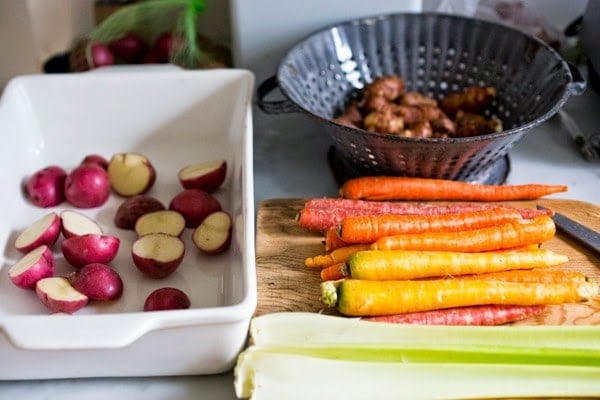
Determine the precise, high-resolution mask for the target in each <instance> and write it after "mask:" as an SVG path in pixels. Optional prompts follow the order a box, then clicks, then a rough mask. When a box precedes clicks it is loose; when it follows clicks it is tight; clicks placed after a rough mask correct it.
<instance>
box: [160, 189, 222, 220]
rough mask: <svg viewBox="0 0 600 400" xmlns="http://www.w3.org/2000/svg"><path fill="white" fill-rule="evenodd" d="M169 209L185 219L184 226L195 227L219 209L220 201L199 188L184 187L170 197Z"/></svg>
mask: <svg viewBox="0 0 600 400" xmlns="http://www.w3.org/2000/svg"><path fill="white" fill-rule="evenodd" d="M169 210H173V211H177V212H179V213H180V214H181V215H183V218H184V219H185V226H186V227H188V228H195V227H197V226H198V225H200V224H201V223H202V221H204V219H205V218H206V217H207V216H208V215H210V214H212V213H214V212H215V211H221V203H220V202H219V200H217V199H216V198H215V197H214V196H212V195H211V194H209V193H207V192H205V191H204V190H200V189H186V190H184V191H182V192H179V193H178V194H176V195H175V197H173V199H171V202H170V203H169Z"/></svg>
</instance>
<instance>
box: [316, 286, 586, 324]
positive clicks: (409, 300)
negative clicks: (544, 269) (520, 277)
mask: <svg viewBox="0 0 600 400" xmlns="http://www.w3.org/2000/svg"><path fill="white" fill-rule="evenodd" d="M597 294H598V286H597V285H596V284H594V283H592V282H583V283H521V282H518V283H515V282H502V281H482V280H466V279H435V280H416V281H411V280H406V281H405V280H403V281H369V280H360V279H343V280H340V281H327V282H322V283H321V299H322V301H323V303H324V304H325V305H327V306H329V307H336V309H337V310H338V311H339V312H340V313H341V314H344V315H346V316H353V317H366V316H379V315H394V314H402V313H408V312H419V311H428V310H437V309H443V308H453V307H465V306H475V305H484V304H514V305H544V304H564V303H575V302H580V301H585V300H589V299H590V298H591V297H592V296H594V295H597Z"/></svg>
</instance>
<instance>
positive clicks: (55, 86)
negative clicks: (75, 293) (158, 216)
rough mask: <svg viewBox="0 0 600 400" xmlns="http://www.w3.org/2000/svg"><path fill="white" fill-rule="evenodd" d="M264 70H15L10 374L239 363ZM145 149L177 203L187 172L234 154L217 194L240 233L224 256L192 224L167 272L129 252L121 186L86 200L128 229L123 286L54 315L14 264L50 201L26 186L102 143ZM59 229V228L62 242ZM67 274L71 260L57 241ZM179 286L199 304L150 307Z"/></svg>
mask: <svg viewBox="0 0 600 400" xmlns="http://www.w3.org/2000/svg"><path fill="white" fill-rule="evenodd" d="M253 85H254V76H253V74H252V73H251V72H249V71H246V70H241V69H238V70H236V69H229V70H225V69H224V70H206V71H185V70H181V69H178V68H165V69H163V68H153V67H148V68H145V67H142V68H133V69H130V68H127V67H123V68H120V67H117V68H114V67H113V68H109V69H107V70H102V69H100V70H97V71H95V72H87V73H81V74H65V75H32V76H21V77H17V78H15V79H13V80H12V81H11V82H9V84H8V85H7V87H6V88H5V90H4V92H3V95H2V98H1V100H0V140H1V144H0V188H1V190H2V196H1V197H0V198H1V202H0V205H1V206H0V244H1V246H2V251H1V253H0V360H1V361H0V380H8V379H17V380H19V379H38V378H66V377H104V376H165V375H195V374H198V375H204V374H214V373H220V372H223V371H226V370H228V369H230V368H231V367H232V366H233V364H234V363H235V358H236V356H237V354H238V352H239V351H240V350H241V349H242V348H243V346H244V344H245V340H246V336H247V328H248V324H249V321H250V318H251V316H252V314H253V313H254V310H255V307H256V298H257V296H256V276H255V253H254V237H255V236H254V202H253V171H252V163H253V158H252V113H251V102H252V101H251V100H252V91H253ZM123 151H137V152H141V153H144V154H146V155H147V156H148V157H149V158H150V160H151V161H152V162H153V164H154V165H155V167H156V169H157V171H158V178H157V181H156V184H155V185H154V187H153V188H152V190H151V191H150V192H149V194H151V195H153V196H155V197H157V198H159V199H160V200H161V201H163V202H164V203H166V204H168V202H169V200H170V198H171V197H172V196H173V195H174V194H175V193H177V192H178V191H179V190H182V188H181V186H180V185H179V183H178V182H177V179H176V174H177V170H178V169H179V168H181V167H182V166H183V165H185V164H187V163H192V162H195V161H201V160H209V159H220V158H223V159H225V160H227V162H228V172H227V178H226V181H225V183H224V185H223V186H222V187H221V188H220V189H219V190H218V191H217V192H216V193H215V196H216V197H217V198H218V199H219V200H220V201H221V204H222V205H223V208H224V209H226V210H228V211H230V212H231V213H232V216H233V217H234V221H235V224H234V240H233V243H232V246H231V247H230V248H229V250H228V251H227V252H226V253H225V254H222V255H219V256H212V257H209V256H203V255H202V254H200V252H198V251H195V250H196V249H195V248H194V247H193V244H192V243H191V240H190V235H191V230H190V229H186V232H184V234H183V238H184V239H185V241H186V245H187V247H186V255H185V258H184V261H183V263H182V265H181V266H180V267H179V269H178V270H177V271H176V272H175V273H174V274H172V275H170V276H169V277H167V278H165V279H160V280H154V279H150V278H146V277H145V276H143V275H142V274H141V273H140V272H139V271H138V270H137V269H136V268H135V266H134V265H133V263H132V260H131V255H130V250H131V243H132V242H133V240H134V239H135V234H134V233H133V231H126V230H119V229H117V228H115V226H114V224H113V218H114V213H115V211H116V208H117V207H118V205H119V204H121V202H122V201H123V200H124V199H123V198H119V197H118V196H116V195H111V198H110V199H109V201H108V203H107V204H106V205H104V206H102V207H100V208H97V209H88V210H80V211H81V212H83V213H85V214H87V215H89V216H92V217H93V218H95V219H96V220H97V221H98V222H100V224H101V225H102V227H103V228H104V230H105V232H106V233H109V234H116V235H118V236H119V237H120V238H121V246H120V249H119V253H118V255H117V258H116V259H115V260H114V261H113V262H112V263H111V265H113V267H114V268H116V269H117V270H118V271H119V273H120V274H121V276H122V278H123V281H124V286H125V289H124V294H123V297H122V298H121V299H119V300H117V301H114V302H111V303H107V304H101V303H90V304H88V305H87V306H86V307H85V308H83V309H81V310H80V311H78V312H77V313H75V314H73V315H51V314H49V312H48V310H47V309H46V308H45V307H44V306H43V305H42V304H41V302H40V301H38V299H37V297H36V295H35V293H34V292H33V291H28V290H24V289H20V288H17V287H16V286H14V285H13V284H12V283H11V282H10V280H9V278H8V276H7V271H8V269H9V268H10V266H11V265H12V264H14V263H15V262H16V260H17V259H18V258H19V257H20V255H19V253H17V251H16V250H15V249H14V247H13V242H14V239H15V238H16V235H17V234H18V233H19V232H20V231H21V230H22V229H24V228H25V227H26V226H27V225H28V224H30V223H31V222H33V221H35V220H36V219H37V218H39V217H41V216H42V215H44V214H46V213H48V212H49V211H50V210H54V211H61V210H63V209H67V208H72V207H70V206H69V205H68V204H66V203H63V204H61V205H60V206H57V207H54V208H51V209H42V208H37V207H35V206H32V205H31V204H29V203H28V202H27V200H26V198H25V197H24V195H23V192H22V189H21V187H22V183H23V181H24V180H25V179H26V178H27V176H28V175H29V174H31V173H33V172H34V171H35V170H37V169H39V168H41V167H44V166H47V165H50V164H57V165H61V166H63V167H65V168H66V169H67V170H68V169H70V168H73V167H74V166H75V165H77V164H78V163H79V162H80V161H81V159H82V158H83V157H84V156H85V155H86V154H90V153H99V154H101V155H104V156H105V157H110V156H111V155H112V154H114V153H117V152H123ZM59 240H60V239H59ZM54 250H55V255H56V257H57V271H56V274H67V273H69V272H70V271H73V269H72V267H70V266H68V265H67V263H66V262H65V260H64V259H63V258H62V255H61V254H60V247H59V244H57V245H56V247H54ZM163 286H174V287H177V288H180V289H182V290H184V291H185V292H186V293H187V294H188V295H189V297H190V300H191V304H192V305H191V308H189V309H186V310H176V311H155V312H143V311H142V309H143V303H144V300H145V298H146V296H147V295H148V294H149V293H150V292H151V291H152V290H154V289H156V288H159V287H163Z"/></svg>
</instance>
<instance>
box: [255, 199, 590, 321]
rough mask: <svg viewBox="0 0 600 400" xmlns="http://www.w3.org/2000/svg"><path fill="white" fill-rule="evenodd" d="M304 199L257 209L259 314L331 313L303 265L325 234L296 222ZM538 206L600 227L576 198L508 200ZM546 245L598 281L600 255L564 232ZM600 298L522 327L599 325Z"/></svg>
mask: <svg viewBox="0 0 600 400" xmlns="http://www.w3.org/2000/svg"><path fill="white" fill-rule="evenodd" d="M304 202H305V199H272V200H265V201H263V202H262V203H261V204H260V206H259V209H258V214H257V226H256V267H257V283H258V306H257V310H256V315H261V314H266V313H272V312H278V311H310V312H321V313H327V314H333V313H335V311H333V310H331V309H326V308H324V307H323V304H322V303H321V301H320V287H319V284H320V282H321V280H320V277H319V271H318V270H311V269H309V268H306V267H305V266H304V259H305V258H306V257H312V256H314V255H317V254H323V253H324V252H325V251H324V245H323V243H322V236H321V235H319V234H317V233H312V232H309V231H307V230H305V229H303V228H301V227H299V226H298V225H297V223H296V219H295V218H296V214H297V213H298V211H299V210H300V209H301V208H302V207H303V205H304ZM507 204H511V205H516V206H520V207H527V208H535V206H536V204H539V205H542V206H545V207H548V208H551V209H553V210H555V211H556V212H560V213H562V214H564V215H566V216H568V217H570V218H572V219H574V220H576V221H578V222H580V223H582V224H584V225H586V226H588V227H590V228H592V229H595V230H600V207H599V206H596V205H593V204H590V203H586V202H581V201H576V200H561V199H552V200H550V199H546V200H540V201H537V202H511V203H507ZM543 247H544V248H548V249H551V250H554V251H557V252H559V253H561V254H565V255H567V256H568V257H569V262H568V263H567V264H565V265H563V266H561V267H560V268H563V269H575V270H579V271H582V272H584V273H585V274H586V275H588V276H589V277H590V278H592V279H596V280H598V281H599V282H600V257H599V256H598V255H597V254H594V253H593V252H591V251H590V250H588V249H587V248H586V247H584V246H582V245H581V244H579V243H577V242H575V241H573V240H572V239H570V238H569V237H567V236H564V235H563V234H562V233H560V231H559V232H557V234H556V236H555V237H554V238H552V239H551V240H549V241H548V242H546V243H544V244H543ZM599 311H600V299H598V300H593V301H591V302H589V303H584V304H567V305H560V306H549V307H548V308H547V311H546V312H545V313H543V314H541V315H539V316H536V317H534V318H530V319H527V320H523V321H520V322H518V323H517V324H520V325H580V324H581V325H583V324H587V325H600V312H599Z"/></svg>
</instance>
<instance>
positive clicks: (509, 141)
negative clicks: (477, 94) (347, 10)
mask: <svg viewBox="0 0 600 400" xmlns="http://www.w3.org/2000/svg"><path fill="white" fill-rule="evenodd" d="M575 72H576V69H575V68H570V66H569V65H568V64H567V63H566V62H565V61H564V60H563V59H562V58H561V57H560V55H559V54H558V53H557V52H556V51H555V50H554V49H552V48H551V47H550V46H548V45H547V44H545V43H544V42H542V41H540V40H538V39H536V38H534V37H532V36H529V35H527V34H525V33H522V32H520V31H518V30H515V29H512V28H509V27H506V26H503V25H499V24H495V23H491V22H486V21H483V20H477V19H473V18H467V17H460V16H453V15H446V14H438V13H422V14H391V15H382V16H374V17H367V18H362V19H357V20H352V21H348V22H344V23H341V24H338V25H335V26H331V27H328V28H326V29H324V30H322V31H319V32H317V33H315V34H312V35H310V36H309V37H307V38H305V39H304V40H302V41H301V42H300V43H298V44H297V45H295V46H294V47H292V48H291V49H290V50H289V52H288V53H287V54H286V55H285V57H284V58H283V59H282V60H281V62H280V64H279V67H278V69H277V75H276V76H273V77H271V78H269V79H267V80H265V81H264V82H263V83H262V84H261V85H260V86H259V88H258V105H259V107H261V109H262V110H263V111H265V112H267V113H285V112H304V113H307V114H308V115H310V116H311V117H313V118H316V119H317V120H319V121H320V122H321V123H322V124H323V126H324V127H325V129H326V130H327V131H328V132H329V134H330V135H331V138H332V139H333V147H334V150H335V154H336V158H337V159H338V161H340V162H341V164H343V165H344V167H345V168H347V169H348V170H351V171H352V173H353V175H404V176H420V177H429V178H443V179H455V180H465V181H474V182H481V181H484V182H486V183H487V182H489V181H494V180H499V179H500V178H498V176H499V175H502V173H500V174H499V173H498V172H497V171H496V170H497V169H498V168H500V169H507V161H506V159H507V157H506V156H507V153H508V151H509V149H510V148H511V147H512V146H513V145H514V144H515V143H516V142H517V141H518V140H519V139H520V138H521V137H522V136H523V135H524V134H525V133H526V132H528V131H529V130H530V128H532V127H534V126H536V125H538V124H540V123H541V122H543V121H545V120H546V119H548V118H550V117H551V116H552V115H554V114H555V113H556V112H557V111H558V110H559V108H560V107H561V106H562V105H563V104H564V102H565V101H566V100H567V98H568V97H569V96H570V95H572V94H580V93H581V92H582V91H583V90H584V89H585V82H584V81H583V79H581V77H580V75H577V78H576V79H574V78H573V76H574V74H575ZM384 75H399V76H401V77H402V78H403V79H404V81H405V83H406V89H407V90H411V91H418V92H421V93H423V94H427V95H430V96H433V97H434V98H437V99H441V98H442V97H443V96H444V95H445V94H447V93H449V92H455V91H459V90H462V89H464V88H466V87H469V86H494V87H495V88H496V91H497V96H496V99H495V100H494V102H493V103H492V104H491V106H490V107H489V108H488V109H486V110H485V115H486V116H488V117H489V116H496V117H498V118H500V119H501V120H502V123H503V127H504V131H502V132H500V133H495V134H487V135H481V136H476V137H465V138H444V139H434V138H427V139H422V138H407V137H401V136H395V135H391V134H382V133H374V132H369V131H366V130H362V129H356V128H349V127H347V126H344V125H340V124H337V123H335V122H333V120H332V119H333V118H334V117H335V116H337V115H339V114H340V113H341V112H342V110H343V109H344V108H345V105H346V104H347V103H348V102H349V101H350V100H352V99H353V98H356V97H357V96H358V94H359V91H360V90H361V89H362V88H363V87H364V86H365V85H366V84H368V83H370V82H372V81H373V80H374V79H375V78H376V77H379V76H384ZM277 87H279V89H280V91H281V92H282V94H283V95H284V96H285V99H284V100H279V101H267V100H265V97H266V96H267V94H269V93H270V92H271V91H272V90H274V89H276V88H277ZM501 179H503V177H502V178H501ZM501 179H500V180H501Z"/></svg>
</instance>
